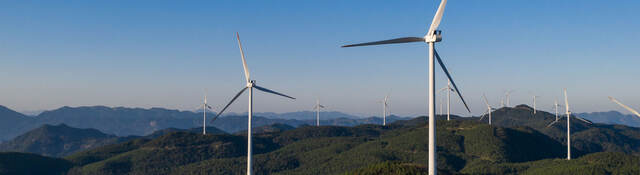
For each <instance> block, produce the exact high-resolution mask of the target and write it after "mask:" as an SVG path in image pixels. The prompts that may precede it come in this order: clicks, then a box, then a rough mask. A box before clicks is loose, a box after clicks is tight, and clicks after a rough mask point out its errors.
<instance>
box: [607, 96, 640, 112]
mask: <svg viewBox="0 0 640 175" xmlns="http://www.w3.org/2000/svg"><path fill="white" fill-rule="evenodd" d="M609 100H611V101H612V102H614V103H617V104H618V105H620V106H622V107H623V108H625V109H627V110H628V111H629V112H631V113H633V114H635V115H636V116H638V117H640V113H638V111H636V110H633V109H631V108H630V107H629V106H627V105H624V104H622V103H620V102H619V101H618V100H616V99H615V98H613V97H609Z"/></svg>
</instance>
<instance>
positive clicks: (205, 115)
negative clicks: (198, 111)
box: [198, 94, 213, 135]
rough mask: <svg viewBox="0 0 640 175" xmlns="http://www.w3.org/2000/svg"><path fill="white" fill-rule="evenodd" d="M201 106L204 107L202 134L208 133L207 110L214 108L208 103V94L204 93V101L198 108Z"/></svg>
mask: <svg viewBox="0 0 640 175" xmlns="http://www.w3.org/2000/svg"><path fill="white" fill-rule="evenodd" d="M201 107H202V134H203V135H204V134H207V111H211V110H213V108H212V107H211V106H209V105H208V104H207V94H204V102H203V103H202V105H200V107H198V108H201Z"/></svg>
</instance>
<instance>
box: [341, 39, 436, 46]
mask: <svg viewBox="0 0 640 175" xmlns="http://www.w3.org/2000/svg"><path fill="white" fill-rule="evenodd" d="M410 42H424V38H420V37H404V38H396V39H390V40H383V41H375V42H368V43H359V44H350V45H344V46H342V47H356V46H370V45H380V44H398V43H410Z"/></svg>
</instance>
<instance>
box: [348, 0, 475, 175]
mask: <svg viewBox="0 0 640 175" xmlns="http://www.w3.org/2000/svg"><path fill="white" fill-rule="evenodd" d="M446 4H447V0H442V2H440V6H439V7H438V10H437V11H436V15H435V16H434V17H433V21H432V22H431V26H430V27H429V30H427V34H426V35H425V36H424V37H405V38H396V39H391V40H384V41H376V42H368V43H360V44H353V45H345V46H342V47H355V46H368V45H379V44H397V43H409V42H426V43H427V44H428V45H429V61H428V63H429V70H428V71H429V78H428V79H429V83H428V84H429V87H428V91H429V92H428V93H429V158H428V160H427V162H429V166H428V167H429V168H428V172H429V175H435V174H436V173H437V171H436V170H437V169H436V119H435V118H436V117H435V104H436V101H435V100H436V96H435V91H436V90H435V87H434V86H435V65H434V63H435V62H434V57H435V58H436V59H437V60H438V63H439V64H440V67H442V70H443V71H444V73H445V74H446V75H447V78H448V79H449V80H451V84H452V85H453V87H454V88H455V89H456V92H457V93H458V96H460V98H461V99H462V103H464V104H465V107H466V108H467V111H469V112H471V110H470V109H469V107H468V106H467V103H466V102H465V101H464V98H462V95H461V93H460V90H458V88H457V87H456V84H455V83H454V82H453V79H452V78H451V75H450V74H449V71H448V70H447V68H446V67H445V66H444V63H443V62H442V60H441V59H440V56H439V55H438V52H436V50H435V43H436V42H440V41H442V35H441V34H442V32H441V31H440V30H438V26H439V25H440V21H441V20H442V15H443V14H444V8H445V6H446Z"/></svg>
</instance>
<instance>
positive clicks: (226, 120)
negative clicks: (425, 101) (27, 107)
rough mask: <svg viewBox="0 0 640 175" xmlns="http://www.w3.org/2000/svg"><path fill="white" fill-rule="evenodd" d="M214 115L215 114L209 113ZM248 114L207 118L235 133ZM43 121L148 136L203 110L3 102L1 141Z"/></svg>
mask: <svg viewBox="0 0 640 175" xmlns="http://www.w3.org/2000/svg"><path fill="white" fill-rule="evenodd" d="M261 114H264V115H265V116H267V117H262V116H261V115H255V117H254V126H267V125H272V124H276V123H281V124H287V125H290V126H294V127H297V126H300V125H312V124H315V113H311V112H308V111H303V112H290V113H283V114H275V113H261ZM213 115H215V114H214V113H209V114H208V116H213ZM280 116H282V117H280ZM309 116H313V117H309ZM321 117H322V119H321V124H322V125H339V126H355V125H359V124H365V123H382V120H381V119H380V118H376V117H369V118H360V117H356V116H353V115H349V114H344V113H340V112H321ZM246 118H247V117H246V115H225V116H222V117H220V118H219V119H218V120H216V121H215V122H213V123H211V121H208V123H207V126H215V127H217V128H220V129H222V130H224V131H225V132H228V133H234V132H238V131H242V130H246V129H247V128H246V127H247V125H246V120H247V119H246ZM296 118H297V119H296ZM310 118H311V119H310ZM399 119H406V118H401V117H397V116H389V117H388V118H387V120H388V122H392V121H395V120H399ZM44 124H49V125H58V124H65V125H68V126H70V127H74V128H93V129H97V130H99V131H101V132H104V133H106V134H111V135H116V136H120V137H123V136H130V135H136V136H145V135H149V134H151V133H153V132H155V131H158V130H162V129H166V128H176V129H189V128H194V127H198V126H202V113H197V112H192V111H179V110H170V109H164V108H150V109H142V108H125V107H115V108H111V107H105V106H90V107H66V106H65V107H62V108H59V109H55V110H51V111H44V112H42V113H40V114H39V115H37V116H27V115H23V114H21V113H18V112H15V111H13V110H11V109H9V108H6V107H4V106H0V142H1V141H7V140H10V139H13V138H14V137H16V136H18V135H21V134H23V133H25V132H27V131H29V130H32V129H34V128H37V127H40V126H42V125H44Z"/></svg>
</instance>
